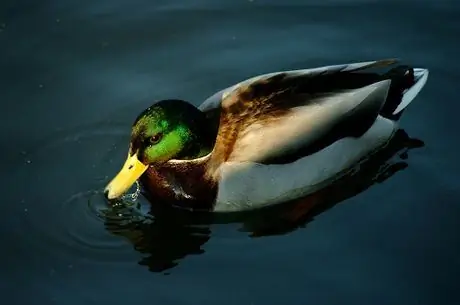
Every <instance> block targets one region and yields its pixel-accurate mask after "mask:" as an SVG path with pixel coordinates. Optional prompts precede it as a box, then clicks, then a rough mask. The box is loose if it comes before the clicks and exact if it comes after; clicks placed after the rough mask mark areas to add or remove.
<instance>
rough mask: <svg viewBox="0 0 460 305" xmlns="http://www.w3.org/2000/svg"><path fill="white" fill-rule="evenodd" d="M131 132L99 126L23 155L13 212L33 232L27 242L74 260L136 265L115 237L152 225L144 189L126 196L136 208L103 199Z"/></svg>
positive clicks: (127, 247)
mask: <svg viewBox="0 0 460 305" xmlns="http://www.w3.org/2000/svg"><path fill="white" fill-rule="evenodd" d="M128 132H129V127H121V126H114V125H113V124H94V125H90V126H86V127H84V128H80V129H78V130H77V131H75V132H67V133H66V132H63V133H60V134H59V135H58V136H57V137H55V138H52V139H48V140H47V141H44V142H42V144H41V145H37V146H35V147H34V148H33V149H31V151H30V152H25V153H24V154H23V156H24V159H23V160H22V162H21V164H20V165H19V167H18V171H17V172H16V183H15V184H16V186H17V187H18V188H19V190H18V191H17V192H16V194H17V198H18V203H16V204H12V205H11V208H10V209H16V210H15V211H14V213H15V214H16V215H15V216H16V217H17V218H18V219H19V220H20V221H21V226H22V227H21V231H22V232H28V233H27V234H22V235H21V236H20V238H21V239H22V240H23V241H25V242H26V243H27V244H28V245H30V246H31V247H32V248H37V247H38V248H41V249H43V250H45V251H51V252H53V254H55V255H57V256H59V257H60V258H63V259H66V260H68V261H75V260H80V259H85V260H92V261H100V262H110V261H118V262H119V261H130V262H132V261H133V256H135V255H136V252H135V251H134V250H133V247H132V245H131V244H129V243H128V242H127V241H126V240H125V239H123V238H121V237H119V236H115V235H114V234H113V233H110V232H112V231H113V230H116V229H114V228H117V226H119V229H120V230H122V229H123V228H125V227H126V226H128V225H132V224H133V223H138V222H144V221H148V217H147V216H146V213H145V212H146V211H148V203H146V202H141V201H139V200H138V198H137V196H138V195H139V189H137V190H134V192H132V193H130V194H128V196H125V198H124V202H125V203H126V202H128V203H131V204H115V205H110V206H109V205H108V203H107V201H106V200H105V198H104V197H103V189H104V187H105V185H106V184H107V182H108V181H109V180H110V178H111V177H109V176H108V175H111V174H112V175H113V174H115V173H116V171H117V170H118V169H119V167H120V166H121V165H122V162H123V158H124V156H125V154H126V146H127V144H126V143H128V137H129V134H128ZM30 185H33V188H32V187H30V189H33V190H34V191H33V192H28V189H29V186H30ZM107 225H109V226H111V228H112V230H110V231H108V230H107V229H106V226H107Z"/></svg>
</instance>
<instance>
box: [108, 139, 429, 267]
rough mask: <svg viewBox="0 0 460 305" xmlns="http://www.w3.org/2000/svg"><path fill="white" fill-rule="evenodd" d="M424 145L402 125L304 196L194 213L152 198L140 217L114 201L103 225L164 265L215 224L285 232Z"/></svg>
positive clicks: (197, 245)
mask: <svg viewBox="0 0 460 305" xmlns="http://www.w3.org/2000/svg"><path fill="white" fill-rule="evenodd" d="M423 145H424V144H423V142H422V141H421V140H417V139H413V138H410V137H409V136H408V135H407V134H406V132H405V131H404V130H399V131H398V132H397V133H396V135H395V137H394V138H393V139H392V140H391V142H390V143H389V144H388V146H387V147H385V148H384V149H383V150H381V151H379V152H378V153H377V154H375V155H373V156H372V157H371V158H370V159H369V160H367V161H366V162H365V163H363V164H361V165H360V166H359V168H357V169H356V170H355V171H353V172H352V173H350V174H349V175H347V176H345V177H343V178H341V179H340V180H338V181H336V182H334V183H333V184H332V185H330V186H328V187H326V188H325V189H323V190H321V191H319V192H316V193H314V194H312V195H309V196H307V197H305V198H301V199H297V200H294V201H291V202H287V203H283V204H279V205H276V206H273V207H269V208H265V209H263V210H257V211H251V212H241V213H232V214H211V213H197V212H194V213H191V212H188V211H185V210H178V209H175V208H170V207H166V206H163V205H161V203H156V204H155V203H154V204H153V205H152V206H151V209H150V210H149V212H148V213H149V214H150V216H152V217H141V218H140V219H138V220H136V219H135V218H134V215H138V211H137V210H134V209H130V208H129V209H126V208H120V207H115V208H111V209H107V210H106V211H105V213H106V214H105V228H106V229H107V230H108V231H109V232H111V233H112V234H114V235H117V236H122V237H124V238H125V239H127V240H129V242H130V243H131V244H132V245H133V246H134V249H135V250H137V251H139V252H140V253H142V255H143V257H142V259H141V260H140V262H139V263H140V264H141V265H145V266H147V267H148V268H149V270H151V271H154V272H161V271H165V270H166V269H169V268H172V267H174V266H176V265H177V264H178V263H179V262H180V260H181V259H183V258H185V257H186V256H187V255H191V254H201V253H203V252H204V250H203V245H204V244H205V243H206V242H207V241H208V240H209V239H210V238H211V237H212V228H213V224H220V223H230V222H236V223H240V224H241V229H240V230H241V231H243V232H247V233H248V234H249V236H251V237H264V236H271V235H278V234H287V233H289V232H291V231H293V230H295V229H298V228H300V227H305V226H306V225H307V224H308V223H309V222H310V221H312V220H313V219H314V217H315V216H316V215H318V214H320V213H323V212H325V211H327V210H328V209H330V208H332V207H333V206H335V205H336V204H338V203H340V202H343V201H345V200H346V199H348V198H350V197H352V196H356V195H358V194H359V193H361V192H363V191H365V190H366V189H367V188H369V187H371V186H372V185H374V184H375V183H381V182H383V181H385V180H386V179H388V178H390V177H391V176H392V175H394V174H395V173H397V172H398V171H401V170H404V169H405V168H407V166H408V163H407V158H408V156H409V150H411V149H414V148H419V147H422V146H423ZM369 204H372V203H369ZM356 217H359V215H356ZM127 219H128V221H127Z"/></svg>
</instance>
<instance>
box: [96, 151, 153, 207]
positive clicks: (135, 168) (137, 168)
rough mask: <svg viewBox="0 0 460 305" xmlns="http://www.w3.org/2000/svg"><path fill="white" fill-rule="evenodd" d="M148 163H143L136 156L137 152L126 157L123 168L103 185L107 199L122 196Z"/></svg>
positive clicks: (145, 168)
mask: <svg viewBox="0 0 460 305" xmlns="http://www.w3.org/2000/svg"><path fill="white" fill-rule="evenodd" d="M147 168H148V165H145V164H143V163H142V162H141V161H139V159H138V158H137V154H133V155H132V156H130V154H128V158H127V159H126V162H125V164H124V165H123V168H122V169H121V170H120V172H119V173H118V174H117V175H116V176H115V178H113V179H112V181H110V183H109V184H108V185H107V186H106V187H105V190H104V193H105V196H106V197H107V199H116V198H118V197H120V196H122V195H123V194H124V193H125V192H126V191H127V190H128V189H129V188H130V187H131V186H132V185H133V184H134V183H135V182H136V180H137V179H139V177H140V176H142V174H143V173H144V172H145V171H146V170H147Z"/></svg>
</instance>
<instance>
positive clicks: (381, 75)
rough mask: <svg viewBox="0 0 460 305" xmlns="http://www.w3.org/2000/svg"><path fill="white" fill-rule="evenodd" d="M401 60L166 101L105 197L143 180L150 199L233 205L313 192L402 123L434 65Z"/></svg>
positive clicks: (280, 75)
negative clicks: (196, 102) (196, 101)
mask: <svg viewBox="0 0 460 305" xmlns="http://www.w3.org/2000/svg"><path fill="white" fill-rule="evenodd" d="M397 63H398V61H397V60H394V59H385V60H378V61H370V62H360V63H351V64H343V65H334V66H325V67H320V68H314V69H304V70H293V71H283V72H275V73H269V74H264V75H259V76H256V77H253V78H250V79H248V80H245V81H243V82H241V83H239V84H236V85H234V86H231V87H229V88H227V89H224V90H222V91H220V92H218V93H216V94H214V95H213V96H211V97H209V98H208V99H207V100H205V101H204V103H203V104H202V105H201V106H199V107H198V108H196V107H195V106H193V105H191V104H190V103H188V102H185V101H182V100H162V101H158V102H156V103H154V104H153V105H152V106H150V107H149V108H147V109H145V110H144V111H143V112H142V113H141V114H140V115H139V116H138V117H137V118H136V119H135V121H134V124H133V126H132V132H131V141H130V144H129V152H128V157H127V160H126V162H125V163H124V165H123V167H122V169H121V171H120V172H119V173H118V174H117V175H116V176H115V178H114V179H113V180H112V181H111V182H110V183H109V184H108V185H107V186H106V188H105V192H104V193H105V196H106V197H107V198H108V199H109V200H113V199H116V198H118V197H120V196H122V195H123V194H124V193H125V192H126V191H127V190H128V189H129V188H130V187H131V186H132V185H133V184H134V183H135V182H136V180H138V179H139V180H140V182H141V184H142V186H143V188H144V189H145V192H146V194H147V195H148V196H149V197H150V198H151V199H152V200H153V199H161V200H162V202H168V203H170V204H173V205H177V206H180V207H183V208H187V209H194V210H195V209H196V210H202V209H205V210H209V211H215V212H231V211H244V210H250V209H256V208H261V207H264V206H268V205H272V204H276V203H281V202H284V201H289V200H293V199H296V198H300V197H301V196H305V195H308V194H310V193H312V192H315V191H317V190H319V189H321V188H323V187H325V186H326V185H328V184H329V183H330V182H332V181H334V180H335V179H338V178H339V177H341V176H343V175H344V174H346V173H347V172H349V171H350V170H353V168H356V166H357V165H358V164H359V163H360V162H361V161H362V160H364V159H366V158H367V157H368V156H369V155H370V154H372V153H373V152H375V151H377V150H379V149H380V148H382V147H384V146H385V145H386V143H388V141H389V140H390V139H391V138H392V136H393V135H394V133H395V131H396V130H397V129H398V121H399V118H400V116H401V114H402V112H403V111H404V110H405V109H406V107H407V106H408V105H409V103H410V102H411V101H412V100H413V99H414V98H415V97H416V96H417V95H418V93H419V92H420V90H421V89H422V88H423V87H424V85H425V83H426V81H427V78H428V70H427V69H421V68H412V67H410V66H406V65H396V64H397ZM392 65H394V66H393V67H392V68H390V66H392ZM382 68H385V69H386V72H376V71H374V69H376V70H378V69H382ZM371 70H372V71H371Z"/></svg>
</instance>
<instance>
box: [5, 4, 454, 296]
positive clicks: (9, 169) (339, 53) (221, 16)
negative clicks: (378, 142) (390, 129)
mask: <svg viewBox="0 0 460 305" xmlns="http://www.w3.org/2000/svg"><path fill="white" fill-rule="evenodd" d="M280 3H284V4H280ZM459 16H460V3H458V1H448V0H437V1H436V0H432V1H428V0H417V1H416V0H398V1H391V0H385V1H383V0H382V1H370V0H369V1H365V0H354V1H348V0H328V1H326V0H322V1H320V0H310V1H300V0H288V1H285V2H281V1H273V0H253V1H243V0H241V1H240V0H231V1H230V0H221V1H210V0H196V1H191V0H183V1H177V0H168V1H165V0H158V1H146V0H133V1H121V0H99V1H89V0H82V1H69V0H59V1H58V0H45V1H32V0H30V1H27V0H18V1H16V0H6V1H2V2H1V4H0V102H1V105H2V112H1V116H2V118H1V120H0V124H1V128H0V134H1V140H0V146H1V151H2V158H1V168H2V170H1V173H2V183H1V186H2V197H3V200H2V203H1V204H0V218H1V221H0V245H1V256H0V258H1V260H0V270H1V272H0V291H1V293H2V294H1V300H0V303H1V304H5V305H15V304H18V305H29V304H30V305H38V304H42V305H48V304H50V305H51V304H63V305H73V304H78V305H81V304H85V305H90V304H97V305H100V304H111V305H118V304H123V305H126V304H129V303H133V304H140V303H152V304H210V305H211V304H212V305H214V304H221V305H226V304H229V305H230V304H238V305H243V304H248V305H249V304H254V305H256V304H263V305H270V304H274V305H275V304H293V305H296V304H299V305H303V304H315V305H316V304H341V305H344V304H372V305H378V304H382V305H388V304H404V305H411V304H418V305H420V304H427V305H428V304H430V305H432V304H439V305H444V304H446V305H447V304H459V303H460V296H459V293H458V288H459V285H458V280H459V279H458V277H459V271H460V251H459V249H460V244H459V242H460V237H459V232H460V231H459V229H460V225H459V221H458V219H459V217H460V202H459V195H460V179H459V177H458V174H459V172H460V163H459V161H458V153H459V150H460V137H459V136H458V128H459V127H460V122H459V119H458V112H459V111H460V106H459V101H460V94H459V91H458V83H459V81H460V72H459V71H460V61H459V60H458V54H459V52H460V49H459V48H458V42H457V41H458V37H460V19H459ZM388 57H399V58H401V59H402V60H404V62H405V63H409V64H411V65H413V66H420V67H426V68H428V69H430V78H429V80H428V83H427V85H426V87H425V89H424V90H423V91H422V93H421V94H420V96H419V97H418V98H417V99H416V100H415V101H414V103H413V104H412V105H411V106H410V107H409V109H408V110H407V111H406V112H405V114H404V117H403V119H402V121H401V125H402V128H403V129H404V132H401V134H400V135H399V136H398V137H397V138H396V139H395V141H394V143H393V144H392V146H391V147H389V148H388V150H387V151H386V152H383V153H382V154H381V155H379V156H377V157H376V158H375V159H374V160H373V161H370V163H369V164H367V165H366V166H363V168H362V171H360V172H359V173H357V174H356V175H354V176H353V177H350V178H349V179H348V180H346V181H341V182H339V183H338V184H337V185H333V186H331V188H330V189H328V190H326V191H324V192H322V193H321V192H320V193H319V194H316V195H315V196H310V197H309V198H306V199H304V200H301V201H298V202H294V203H292V204H290V205H289V207H286V208H283V209H282V210H275V211H266V212H264V213H260V214H256V215H246V216H244V217H239V218H238V219H228V218H227V219H225V217H224V219H209V217H207V216H203V217H202V216H194V217H191V216H190V215H187V214H186V213H171V212H170V211H162V210H159V211H156V212H153V213H152V214H153V216H152V217H151V218H149V219H147V218H145V219H144V218H143V216H142V215H144V214H145V213H146V212H147V211H148V209H149V207H148V204H147V203H145V202H144V201H141V202H142V204H141V208H140V210H138V212H137V213H138V214H139V215H138V216H135V217H138V218H139V220H138V221H135V222H133V221H132V220H129V219H125V218H126V217H127V216H125V211H113V210H110V211H109V215H105V217H104V215H102V214H103V212H104V210H105V209H106V208H107V207H106V206H105V202H104V201H103V200H102V195H101V190H102V188H103V187H104V185H105V184H106V183H107V182H108V180H109V179H110V178H111V177H112V176H113V175H114V174H115V173H116V171H117V170H118V169H119V167H120V165H121V164H122V162H123V161H124V158H125V154H126V149H127V144H128V138H129V132H130V126H131V123H132V121H133V119H134V118H135V117H136V115H137V114H138V113H139V112H140V111H141V110H143V109H144V108H146V107H147V106H149V105H150V104H151V103H152V102H153V101H155V100H158V99H165V98H181V99H185V100H188V101H191V102H193V103H194V104H195V105H198V104H199V103H200V102H201V101H203V100H204V99H205V98H206V97H208V96H210V95H211V94H213V93H214V92H216V91H218V90H220V89H222V88H224V87H227V86H229V85H231V84H234V83H236V82H238V81H240V80H243V79H246V78H248V77H251V76H253V75H257V74H261V73H267V72H272V71H278V70H285V69H298V68H306V67H315V66H322V65H329V64H338V63H347V62H354V61H365V60H373V59H379V58H388ZM409 138H412V140H410V139H409ZM422 144H424V145H422ZM409 148H410V150H409V151H407V150H408V149H409ZM406 151H407V152H406ZM338 203H339V204H338Z"/></svg>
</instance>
